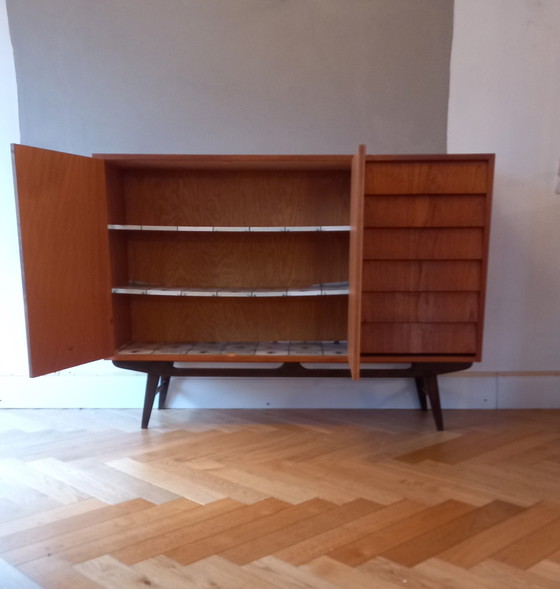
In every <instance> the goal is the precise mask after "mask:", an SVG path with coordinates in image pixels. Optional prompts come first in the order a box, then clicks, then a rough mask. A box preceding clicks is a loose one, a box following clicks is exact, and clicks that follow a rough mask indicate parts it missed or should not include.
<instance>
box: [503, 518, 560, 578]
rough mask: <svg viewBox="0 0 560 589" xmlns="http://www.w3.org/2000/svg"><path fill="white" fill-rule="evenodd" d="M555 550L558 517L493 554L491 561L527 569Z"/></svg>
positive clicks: (557, 546)
mask: <svg viewBox="0 0 560 589" xmlns="http://www.w3.org/2000/svg"><path fill="white" fill-rule="evenodd" d="M557 550H560V517H558V518H556V519H555V520H552V521H551V522H549V523H548V524H546V525H544V526H542V527H540V528H538V529H537V530H535V531H534V532H532V533H531V534H527V535H526V536H524V537H523V538H520V539H519V540H517V541H516V542H513V543H512V544H509V545H508V546H506V547H505V548H503V549H502V550H500V551H499V552H496V553H494V554H493V555H492V559H493V560H499V561H500V562H503V563H505V564H509V565H511V566H514V567H516V568H518V569H528V568H529V567H531V566H533V565H535V564H537V563H538V562H540V561H541V560H544V559H545V558H546V557H547V556H549V555H551V554H554V553H555V552H556V551H557Z"/></svg>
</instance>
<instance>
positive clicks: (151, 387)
mask: <svg viewBox="0 0 560 589" xmlns="http://www.w3.org/2000/svg"><path fill="white" fill-rule="evenodd" d="M158 382H159V375H158V374H153V373H151V372H149V373H148V378H147V380H146V392H145V394H144V410H143V411H142V429H148V423H149V422H150V416H151V414H152V407H153V406H154V399H155V398H156V394H157V388H158Z"/></svg>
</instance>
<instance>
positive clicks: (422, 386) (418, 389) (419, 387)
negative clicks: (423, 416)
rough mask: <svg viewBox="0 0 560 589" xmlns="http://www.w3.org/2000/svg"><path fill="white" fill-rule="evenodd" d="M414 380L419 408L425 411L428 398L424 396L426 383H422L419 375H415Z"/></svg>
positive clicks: (422, 380)
mask: <svg viewBox="0 0 560 589" xmlns="http://www.w3.org/2000/svg"><path fill="white" fill-rule="evenodd" d="M414 382H415V383H416V392H417V393H418V400H419V401H420V409H421V410H422V411H427V410H428V400H427V398H426V385H425V383H424V379H423V378H421V377H416V378H415V379H414Z"/></svg>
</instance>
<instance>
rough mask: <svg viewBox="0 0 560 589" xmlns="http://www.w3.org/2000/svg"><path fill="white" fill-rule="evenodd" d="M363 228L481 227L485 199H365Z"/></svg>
mask: <svg viewBox="0 0 560 589" xmlns="http://www.w3.org/2000/svg"><path fill="white" fill-rule="evenodd" d="M364 224H365V226H366V227H483V226H484V225H485V224H486V197H485V196H481V195H464V194H461V195H454V196H449V195H446V196H435V195H430V196H426V195H424V196H400V195H391V196H386V195H380V196H366V198H365V205H364Z"/></svg>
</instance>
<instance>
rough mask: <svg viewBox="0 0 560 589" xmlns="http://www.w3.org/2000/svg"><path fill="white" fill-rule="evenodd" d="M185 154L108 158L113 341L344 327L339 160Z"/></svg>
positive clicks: (318, 337) (273, 336)
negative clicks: (169, 159)
mask: <svg viewBox="0 0 560 589" xmlns="http://www.w3.org/2000/svg"><path fill="white" fill-rule="evenodd" d="M303 159H304V160H305V158H303ZM183 163H184V165H182V164H181V162H180V161H179V162H177V161H176V162H174V164H173V165H172V166H168V167H166V164H165V159H164V156H163V158H162V159H160V160H155V164H153V165H152V164H144V165H133V166H131V165H129V164H127V163H126V162H110V164H109V173H108V177H109V186H110V195H109V201H110V205H109V218H110V224H109V227H110V239H111V247H112V252H113V254H112V259H113V286H114V293H115V294H114V295H113V296H114V300H115V306H116V308H118V310H119V311H118V313H117V314H118V316H119V319H118V324H117V333H118V337H117V339H118V341H119V343H120V344H121V345H122V344H126V343H127V342H131V341H135V342H137V341H150V342H153V341H162V342H182V341H200V342H215V341H229V342H252V341H272V340H297V341H324V340H343V339H345V336H346V317H347V305H348V301H347V294H346V292H347V290H345V289H344V284H345V283H346V281H347V280H348V230H349V227H348V223H349V220H348V215H349V212H348V210H349V202H348V192H349V184H350V171H349V165H348V164H347V163H346V161H345V160H343V159H341V160H340V161H336V162H335V163H334V164H333V165H324V164H320V165H317V164H316V163H313V162H309V163H306V162H305V161H303V163H302V162H301V161H300V162H297V161H296V159H295V158H294V159H293V161H290V162H288V164H286V162H284V161H278V162H274V161H273V158H270V159H269V160H268V161H267V162H265V163H263V162H262V161H259V159H258V158H256V159H254V160H251V158H247V159H243V158H242V157H239V158H237V160H236V162H234V163H233V164H232V163H231V162H230V163H228V164H227V165H220V163H219V162H217V163H215V164H213V163H212V158H209V159H208V160H206V161H204V162H202V164H201V165H196V164H194V163H193V162H192V161H189V159H188V158H185V160H184V162H183ZM156 164H157V165H156ZM323 295H325V296H323Z"/></svg>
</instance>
